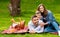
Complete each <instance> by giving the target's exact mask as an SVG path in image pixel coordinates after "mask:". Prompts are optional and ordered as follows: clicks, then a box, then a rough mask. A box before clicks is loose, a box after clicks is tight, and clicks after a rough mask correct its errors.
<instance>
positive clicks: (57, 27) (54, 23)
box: [51, 22, 59, 31]
mask: <svg viewBox="0 0 60 37" xmlns="http://www.w3.org/2000/svg"><path fill="white" fill-rule="evenodd" d="M51 24H52V26H53V27H54V28H55V29H56V30H57V31H59V26H58V24H57V23H56V22H52V23H51Z"/></svg>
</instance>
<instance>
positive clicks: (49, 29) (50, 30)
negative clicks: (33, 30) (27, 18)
mask: <svg viewBox="0 0 60 37" xmlns="http://www.w3.org/2000/svg"><path fill="white" fill-rule="evenodd" d="M44 32H57V31H56V30H53V29H51V28H50V27H47V28H45V29H44Z"/></svg>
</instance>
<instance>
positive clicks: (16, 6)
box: [9, 0, 20, 16]
mask: <svg viewBox="0 0 60 37" xmlns="http://www.w3.org/2000/svg"><path fill="white" fill-rule="evenodd" d="M9 10H10V12H11V13H10V14H11V16H16V15H19V14H20V0H11V3H10V5H9Z"/></svg>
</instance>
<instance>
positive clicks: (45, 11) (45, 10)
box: [37, 4, 48, 16]
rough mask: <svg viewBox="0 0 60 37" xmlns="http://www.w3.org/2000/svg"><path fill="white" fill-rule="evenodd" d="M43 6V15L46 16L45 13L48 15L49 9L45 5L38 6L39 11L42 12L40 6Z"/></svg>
mask: <svg viewBox="0 0 60 37" xmlns="http://www.w3.org/2000/svg"><path fill="white" fill-rule="evenodd" d="M41 6H43V7H44V12H43V15H44V16H45V15H47V13H48V11H47V9H46V8H45V6H44V5H43V4H40V5H39V6H38V9H37V11H39V12H40V13H41V11H40V7H41Z"/></svg>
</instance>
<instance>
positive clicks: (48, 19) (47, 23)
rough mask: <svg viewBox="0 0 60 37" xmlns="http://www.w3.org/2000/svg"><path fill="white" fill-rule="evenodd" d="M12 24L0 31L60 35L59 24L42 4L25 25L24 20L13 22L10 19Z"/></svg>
mask: <svg viewBox="0 0 60 37" xmlns="http://www.w3.org/2000/svg"><path fill="white" fill-rule="evenodd" d="M12 22H13V24H12V26H10V28H9V29H8V30H4V31H3V32H2V33H26V32H29V33H43V32H49V33H53V34H58V35H59V36H60V30H59V24H58V23H57V21H56V20H55V18H54V16H53V14H52V12H51V11H49V10H47V9H46V8H45V6H44V5H43V4H40V5H39V6H38V9H37V11H36V13H35V15H33V17H32V18H31V20H30V21H29V23H28V26H25V21H24V20H22V21H20V22H15V21H14V19H12Z"/></svg>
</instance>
